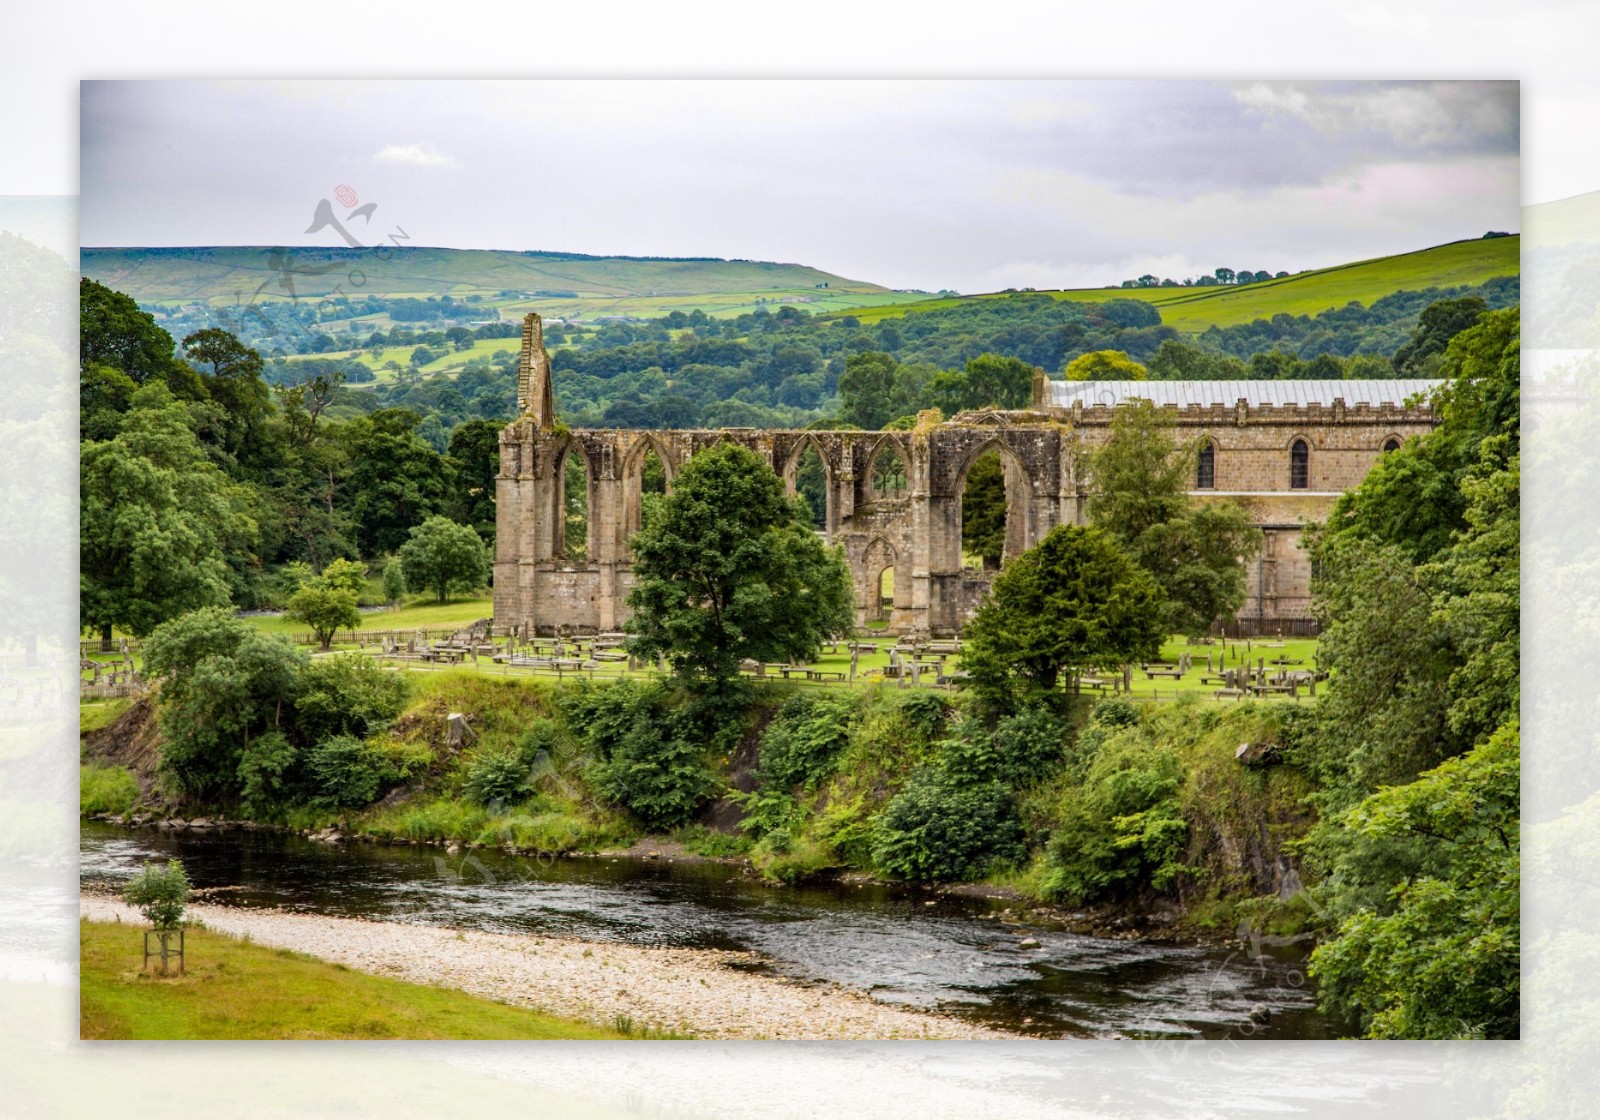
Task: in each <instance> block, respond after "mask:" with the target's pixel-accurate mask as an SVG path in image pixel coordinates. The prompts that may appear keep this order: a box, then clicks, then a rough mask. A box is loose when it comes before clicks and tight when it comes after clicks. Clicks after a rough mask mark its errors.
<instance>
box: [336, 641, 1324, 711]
mask: <svg viewBox="0 0 1600 1120" xmlns="http://www.w3.org/2000/svg"><path fill="white" fill-rule="evenodd" d="M862 640H864V641H876V642H877V643H878V651H877V652H876V653H863V654H862V655H861V656H860V658H859V659H858V661H857V662H856V679H855V682H854V686H855V687H858V688H860V687H865V686H867V685H869V684H875V683H878V682H880V681H882V680H883V679H884V678H883V675H882V674H883V670H884V669H886V668H887V667H888V665H889V648H890V647H891V646H893V645H894V644H895V641H896V639H894V638H884V637H874V638H866V639H862ZM1276 643H1277V639H1259V638H1258V639H1253V640H1251V641H1249V642H1245V641H1242V640H1241V641H1237V642H1233V641H1229V642H1223V641H1220V640H1219V641H1217V642H1215V643H1214V644H1212V645H1191V644H1190V643H1189V641H1188V639H1186V638H1183V637H1175V638H1172V639H1171V640H1169V641H1168V642H1167V643H1166V644H1165V645H1164V646H1163V647H1162V650H1161V659H1162V661H1163V662H1165V663H1168V664H1176V662H1177V661H1178V658H1179V657H1180V656H1181V655H1182V654H1183V653H1184V652H1185V651H1187V652H1188V654H1189V657H1190V661H1191V668H1190V670H1189V672H1188V673H1186V674H1185V675H1184V677H1183V679H1182V680H1172V679H1171V678H1167V677H1157V678H1155V679H1154V680H1152V679H1150V678H1148V677H1146V676H1145V675H1144V674H1143V673H1142V672H1139V671H1137V670H1135V672H1134V681H1133V690H1132V692H1131V693H1130V695H1131V696H1132V698H1133V699H1135V700H1139V699H1144V700H1176V699H1178V698H1180V697H1182V696H1194V697H1197V698H1199V699H1203V700H1206V701H1208V702H1211V701H1214V702H1219V703H1227V702H1228V701H1227V700H1222V701H1216V698H1215V695H1214V694H1215V692H1216V690H1217V688H1219V687H1220V686H1219V685H1218V684H1216V683H1215V682H1213V683H1211V684H1203V683H1201V680H1200V678H1201V677H1202V676H1205V675H1206V655H1207V654H1208V653H1209V654H1210V655H1211V656H1212V657H1213V659H1214V666H1215V669H1216V670H1217V672H1218V673H1220V671H1221V669H1222V668H1224V662H1223V659H1224V657H1225V658H1226V667H1227V668H1238V667H1239V666H1240V665H1241V664H1243V663H1244V661H1245V660H1248V661H1249V663H1250V664H1251V665H1254V664H1255V663H1256V662H1257V660H1258V659H1262V658H1265V659H1266V661H1267V662H1268V667H1269V668H1271V667H1272V666H1271V662H1272V661H1273V659H1274V658H1285V659H1288V660H1290V661H1298V662H1299V664H1294V665H1290V666H1288V668H1291V669H1311V668H1314V667H1315V661H1316V653H1317V643H1316V639H1314V638H1286V639H1283V640H1282V645H1281V646H1280V645H1278V644H1276ZM347 648H348V647H347ZM386 663H387V664H392V665H394V666H395V667H397V668H400V669H403V670H406V671H408V672H412V673H479V674H486V675H490V676H500V677H537V678H539V679H541V680H555V679H558V677H557V674H556V673H555V672H554V671H553V670H548V669H538V670H535V669H527V668H522V667H508V666H506V665H505V664H503V663H496V662H493V661H489V660H486V659H485V660H481V661H479V662H477V663H476V664H474V663H472V662H470V661H467V662H463V663H461V664H459V665H450V666H445V665H430V664H426V663H423V662H417V661H391V662H386ZM808 664H809V665H810V666H811V667H812V668H814V669H823V670H828V671H832V672H837V673H843V674H848V673H849V671H850V651H849V650H848V649H846V648H844V646H842V645H841V646H839V647H838V649H837V651H836V652H833V653H829V652H826V651H824V652H823V654H822V655H821V656H820V657H818V658H817V659H816V660H814V661H811V662H808ZM946 666H947V667H948V668H951V669H955V668H959V660H958V659H957V658H954V657H950V658H947V659H946ZM655 672H656V670H655V669H654V668H653V667H651V668H641V669H639V670H638V671H636V672H633V673H629V672H628V668H627V663H626V662H614V661H613V662H601V663H600V665H599V666H598V667H597V668H594V669H585V670H582V671H573V670H568V671H567V672H565V673H563V674H561V675H560V677H559V679H563V680H574V679H584V680H601V681H603V680H616V679H619V678H621V677H627V676H633V677H647V676H653V675H655ZM769 679H772V680H780V681H781V680H782V679H783V678H782V677H781V676H779V675H778V674H777V673H775V672H774V673H772V674H771V675H770V678H769ZM791 680H793V681H794V682H795V683H798V684H799V685H800V686H801V687H805V688H846V687H851V685H850V683H849V682H847V681H846V682H826V683H819V682H814V681H801V680H799V678H791ZM934 680H935V674H933V673H927V674H924V675H923V677H922V682H921V686H922V687H928V686H930V685H932V684H933V683H934ZM888 683H890V684H891V685H892V684H893V683H894V681H893V680H892V679H891V680H890V681H889V682H888ZM906 687H910V681H909V680H908V681H906ZM1278 698H1280V697H1278V696H1275V695H1274V696H1266V697H1258V698H1257V699H1258V700H1268V699H1278ZM1281 698H1282V699H1284V700H1288V697H1287V696H1284V697H1281ZM1290 702H1292V701H1290Z"/></svg>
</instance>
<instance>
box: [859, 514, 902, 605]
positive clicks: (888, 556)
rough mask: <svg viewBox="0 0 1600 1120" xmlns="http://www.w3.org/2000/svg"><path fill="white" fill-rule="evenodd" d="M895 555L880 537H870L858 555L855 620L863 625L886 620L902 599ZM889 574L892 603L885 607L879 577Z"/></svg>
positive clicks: (889, 545)
mask: <svg viewBox="0 0 1600 1120" xmlns="http://www.w3.org/2000/svg"><path fill="white" fill-rule="evenodd" d="M899 568H900V563H899V553H898V552H897V551H896V549H895V547H894V545H892V544H890V543H889V541H888V540H887V539H886V538H884V537H881V536H878V537H873V538H872V540H871V541H869V542H867V547H866V549H865V550H864V551H863V552H862V554H861V563H860V566H859V568H858V575H857V579H856V614H857V616H858V617H857V621H858V622H859V623H860V624H862V625H865V624H866V623H868V622H880V621H888V620H889V618H890V617H892V615H893V611H894V608H895V607H896V606H898V605H899V603H900V600H901V599H902V598H903V597H904V592H903V590H902V588H901V583H902V580H901V579H900V572H899ZM885 572H888V573H890V576H891V578H892V579H893V581H894V583H893V591H892V599H893V601H892V602H891V603H890V604H889V606H888V607H887V608H885V606H884V602H883V600H884V595H883V576H884V573H885Z"/></svg>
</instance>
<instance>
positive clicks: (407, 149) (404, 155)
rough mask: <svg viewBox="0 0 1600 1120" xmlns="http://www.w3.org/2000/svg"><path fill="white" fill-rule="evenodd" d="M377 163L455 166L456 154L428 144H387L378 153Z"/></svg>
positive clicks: (414, 165)
mask: <svg viewBox="0 0 1600 1120" xmlns="http://www.w3.org/2000/svg"><path fill="white" fill-rule="evenodd" d="M372 158H373V161H374V162H376V163H405V164H410V165H411V166H413V167H454V166H455V165H456V161H455V157H454V156H447V155H445V154H444V153H443V152H440V151H436V150H435V149H434V148H433V147H432V146H430V145H428V144H385V145H384V146H383V148H381V149H380V150H379V152H378V154H377V155H375V156H373V157H372Z"/></svg>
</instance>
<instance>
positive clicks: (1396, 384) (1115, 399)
mask: <svg viewBox="0 0 1600 1120" xmlns="http://www.w3.org/2000/svg"><path fill="white" fill-rule="evenodd" d="M1442 384H1444V382H1442V381H1429V380H1423V379H1421V378H1410V379H1403V378H1388V379H1373V378H1360V379H1352V380H1349V381H1333V380H1321V381H1051V382H1049V383H1048V386H1047V388H1048V391H1049V396H1048V397H1047V398H1046V402H1045V403H1046V404H1049V405H1053V406H1055V407H1057V408H1071V407H1072V404H1073V402H1074V401H1082V402H1083V403H1084V406H1085V407H1090V406H1093V405H1097V404H1104V405H1118V404H1121V403H1122V402H1124V401H1130V400H1147V401H1154V402H1155V403H1156V404H1158V405H1165V404H1175V405H1177V406H1179V407H1180V408H1182V407H1184V406H1186V405H1214V404H1221V405H1233V404H1237V403H1238V402H1239V401H1240V400H1243V401H1245V402H1247V403H1248V404H1250V405H1251V406H1252V407H1254V406H1258V405H1308V404H1323V405H1331V404H1333V402H1334V400H1335V399H1337V398H1342V399H1343V400H1344V403H1345V404H1346V405H1347V406H1351V407H1353V406H1355V405H1358V404H1369V405H1378V404H1395V405H1400V404H1404V403H1405V402H1406V401H1407V400H1409V399H1410V398H1412V397H1414V396H1417V395H1418V394H1422V395H1424V396H1427V395H1430V394H1431V393H1432V391H1433V389H1434V388H1435V387H1437V386H1439V385H1442Z"/></svg>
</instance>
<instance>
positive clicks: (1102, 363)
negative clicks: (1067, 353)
mask: <svg viewBox="0 0 1600 1120" xmlns="http://www.w3.org/2000/svg"><path fill="white" fill-rule="evenodd" d="M1063 376H1065V377H1066V379H1067V380H1068V381H1143V380H1145V378H1146V377H1147V376H1149V374H1148V372H1147V371H1146V370H1145V368H1144V366H1142V365H1140V364H1139V363H1138V362H1136V361H1134V360H1133V359H1132V358H1130V357H1128V355H1127V354H1126V353H1124V352H1123V351H1121V350H1091V351H1089V352H1088V353H1087V354H1080V355H1079V356H1078V357H1076V358H1074V359H1072V361H1070V362H1068V363H1067V364H1066V368H1065V369H1064V371H1063Z"/></svg>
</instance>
